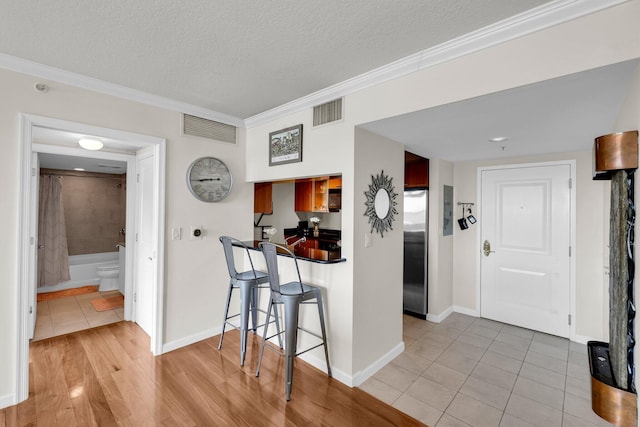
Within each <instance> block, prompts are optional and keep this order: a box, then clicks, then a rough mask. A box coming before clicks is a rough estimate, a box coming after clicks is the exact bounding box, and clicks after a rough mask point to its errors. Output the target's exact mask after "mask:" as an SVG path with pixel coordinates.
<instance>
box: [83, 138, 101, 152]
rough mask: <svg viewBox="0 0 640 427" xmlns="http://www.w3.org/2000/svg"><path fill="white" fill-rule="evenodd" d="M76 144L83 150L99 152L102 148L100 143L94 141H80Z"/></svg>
mask: <svg viewBox="0 0 640 427" xmlns="http://www.w3.org/2000/svg"><path fill="white" fill-rule="evenodd" d="M78 144H80V146H81V147H82V148H84V149H85V150H99V149H101V148H102V147H103V145H102V142H100V141H98V140H96V139H86V138H85V139H81V140H80V141H78Z"/></svg>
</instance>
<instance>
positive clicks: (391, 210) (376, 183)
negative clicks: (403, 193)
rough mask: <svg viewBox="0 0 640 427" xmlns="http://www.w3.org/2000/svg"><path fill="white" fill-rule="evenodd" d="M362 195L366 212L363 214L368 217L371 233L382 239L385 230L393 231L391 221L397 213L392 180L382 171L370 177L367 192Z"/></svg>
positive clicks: (396, 195) (395, 194)
mask: <svg viewBox="0 0 640 427" xmlns="http://www.w3.org/2000/svg"><path fill="white" fill-rule="evenodd" d="M364 195H365V196H367V201H366V202H365V205H366V206H367V210H366V211H365V212H364V214H365V216H368V217H369V224H371V232H373V231H374V230H375V231H377V232H378V233H380V236H381V237H384V233H385V232H386V231H387V230H393V227H392V225H393V221H394V220H395V215H396V214H397V213H398V211H397V210H396V205H397V204H398V202H396V198H397V197H398V194H397V193H396V192H395V188H394V186H393V178H389V176H388V175H385V174H384V171H381V172H380V174H378V175H376V176H373V175H371V184H369V190H368V191H365V192H364Z"/></svg>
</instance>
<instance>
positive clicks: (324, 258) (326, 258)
mask: <svg viewBox="0 0 640 427" xmlns="http://www.w3.org/2000/svg"><path fill="white" fill-rule="evenodd" d="M261 242H262V240H248V241H244V242H243V243H244V244H245V245H247V247H248V248H249V249H253V250H256V251H259V250H260V247H259V245H260V243H261ZM274 243H275V242H274ZM278 244H280V243H278ZM283 246H284V245H283ZM289 249H290V250H292V251H293V253H294V254H295V256H296V257H297V258H298V259H300V260H303V261H311V262H316V263H318V264H336V263H339V262H346V261H347V260H346V258H342V257H341V253H340V250H336V251H325V250H323V249H311V248H304V247H301V246H296V247H295V248H293V249H291V248H290V247H289ZM278 255H283V256H288V254H286V253H284V252H280V251H278Z"/></svg>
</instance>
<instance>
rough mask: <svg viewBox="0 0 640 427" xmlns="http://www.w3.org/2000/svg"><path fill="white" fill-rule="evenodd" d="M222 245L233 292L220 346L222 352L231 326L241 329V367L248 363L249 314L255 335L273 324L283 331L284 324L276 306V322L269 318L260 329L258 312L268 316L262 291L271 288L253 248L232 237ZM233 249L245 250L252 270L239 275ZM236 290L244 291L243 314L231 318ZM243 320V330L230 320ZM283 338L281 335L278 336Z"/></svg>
mask: <svg viewBox="0 0 640 427" xmlns="http://www.w3.org/2000/svg"><path fill="white" fill-rule="evenodd" d="M220 242H221V243H222V247H223V248H224V255H225V258H226V260H227V268H228V270H229V277H230V280H229V292H228V293H227V304H226V306H225V309H224V319H223V320H222V333H221V334H220V342H219V343H218V350H220V349H222V340H223V338H224V331H225V328H226V326H227V324H228V325H230V326H232V327H234V328H236V329H240V366H244V359H245V356H246V353H247V332H248V330H249V314H251V325H252V330H253V332H254V333H255V332H256V329H257V328H258V327H259V326H264V327H265V331H266V330H267V325H269V324H270V323H272V322H273V323H275V324H276V331H278V332H279V331H280V321H279V319H278V312H277V309H276V307H275V306H274V307H273V309H274V320H273V321H270V319H269V316H267V320H266V322H265V323H264V325H258V324H257V323H258V311H261V312H263V313H264V311H263V310H260V309H258V301H259V300H258V289H259V288H267V287H268V286H261V285H263V284H265V283H267V282H268V281H269V276H268V275H267V273H265V272H263V271H256V269H255V268H254V267H253V261H252V260H251V255H250V254H249V248H248V247H247V245H245V244H244V242H242V241H241V240H238V239H235V238H233V237H229V236H221V237H220ZM233 246H239V247H242V248H244V250H245V251H246V253H247V257H248V259H249V263H250V265H251V270H249V271H243V272H241V273H238V271H237V270H236V264H235V259H234V257H233ZM234 289H240V313H237V314H234V315H231V316H229V304H230V302H231V294H232V292H233V290H234ZM269 311H271V305H269ZM238 316H240V327H238V326H237V325H235V324H233V323H231V322H230V319H233V318H234V317H238ZM278 336H279V334H278ZM280 347H282V340H281V339H280Z"/></svg>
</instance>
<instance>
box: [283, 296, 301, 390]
mask: <svg viewBox="0 0 640 427" xmlns="http://www.w3.org/2000/svg"><path fill="white" fill-rule="evenodd" d="M283 300H284V301H283V302H284V340H285V346H284V353H285V359H286V365H285V366H286V369H285V384H284V386H285V393H286V396H287V400H291V388H292V386H293V359H295V357H296V349H297V346H298V317H299V314H300V301H299V298H297V297H289V298H286V297H285V298H283Z"/></svg>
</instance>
